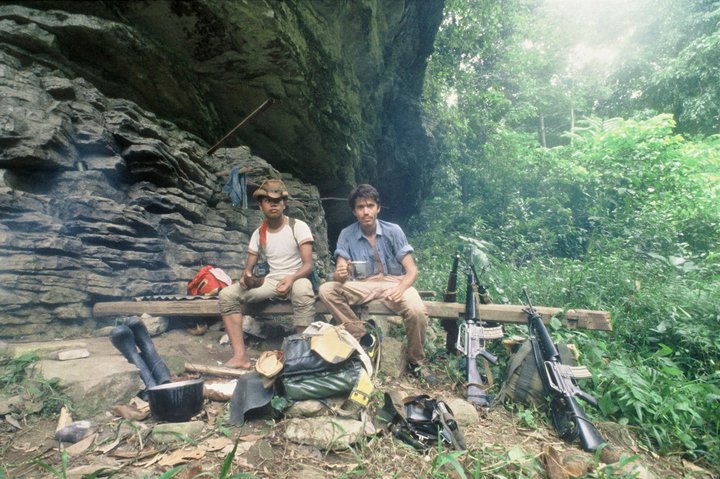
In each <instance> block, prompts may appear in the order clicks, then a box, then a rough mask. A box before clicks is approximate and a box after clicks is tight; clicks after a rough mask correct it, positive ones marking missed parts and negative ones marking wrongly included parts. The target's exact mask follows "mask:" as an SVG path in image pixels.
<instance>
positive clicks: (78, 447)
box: [65, 433, 98, 456]
mask: <svg viewBox="0 0 720 479" xmlns="http://www.w3.org/2000/svg"><path fill="white" fill-rule="evenodd" d="M97 437H98V434H97V433H95V434H90V435H89V436H88V437H86V438H85V439H83V440H81V441H78V442H76V443H75V444H73V445H72V446H68V447H66V448H65V452H67V453H68V454H69V455H70V456H79V455H80V454H82V453H83V452H85V451H86V450H87V448H89V447H90V446H92V445H93V444H94V443H95V439H97Z"/></svg>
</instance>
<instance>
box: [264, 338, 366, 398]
mask: <svg viewBox="0 0 720 479" xmlns="http://www.w3.org/2000/svg"><path fill="white" fill-rule="evenodd" d="M282 350H283V363H284V367H283V372H282V374H281V375H280V378H279V381H278V386H279V394H280V395H282V396H285V397H286V398H287V399H290V400H293V401H302V400H306V399H325V398H329V397H333V396H340V395H348V394H350V393H351V392H352V391H353V389H354V388H355V386H356V385H357V384H358V382H359V379H360V374H361V371H362V370H363V365H362V362H361V361H360V360H359V359H357V358H356V357H355V355H353V356H350V358H348V359H347V360H344V361H342V362H339V363H336V364H333V363H330V362H328V361H325V360H324V359H323V358H322V357H321V356H320V355H319V354H317V353H316V352H315V351H313V350H312V349H311V348H310V338H309V337H308V336H305V335H302V334H295V335H292V336H289V337H287V338H285V340H284V341H283V346H282Z"/></svg>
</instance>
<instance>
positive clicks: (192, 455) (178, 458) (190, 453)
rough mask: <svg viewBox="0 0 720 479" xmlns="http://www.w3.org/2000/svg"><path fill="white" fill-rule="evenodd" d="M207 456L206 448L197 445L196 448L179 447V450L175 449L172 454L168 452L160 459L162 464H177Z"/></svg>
mask: <svg viewBox="0 0 720 479" xmlns="http://www.w3.org/2000/svg"><path fill="white" fill-rule="evenodd" d="M203 457H205V449H203V448H200V447H196V448H195V449H189V450H184V449H179V450H177V451H173V452H172V454H168V455H165V456H163V458H162V459H161V460H160V463H159V464H160V465H161V466H170V467H172V466H176V465H178V464H184V463H186V462H190V461H193V460H197V459H202V458H203Z"/></svg>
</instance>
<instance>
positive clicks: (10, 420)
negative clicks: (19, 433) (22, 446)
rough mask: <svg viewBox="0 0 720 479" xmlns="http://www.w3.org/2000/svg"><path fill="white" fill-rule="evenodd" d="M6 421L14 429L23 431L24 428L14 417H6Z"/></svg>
mask: <svg viewBox="0 0 720 479" xmlns="http://www.w3.org/2000/svg"><path fill="white" fill-rule="evenodd" d="M5 421H7V422H8V424H10V425H11V426H12V427H14V428H15V429H22V426H21V425H20V423H19V422H18V421H17V419H15V418H14V417H12V416H10V415H7V416H5Z"/></svg>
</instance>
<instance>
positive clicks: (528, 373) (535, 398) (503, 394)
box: [495, 340, 577, 409]
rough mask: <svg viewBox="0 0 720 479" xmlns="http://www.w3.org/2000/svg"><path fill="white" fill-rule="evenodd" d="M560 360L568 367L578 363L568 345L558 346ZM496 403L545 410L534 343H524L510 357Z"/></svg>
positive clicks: (543, 391)
mask: <svg viewBox="0 0 720 479" xmlns="http://www.w3.org/2000/svg"><path fill="white" fill-rule="evenodd" d="M555 347H556V348H557V350H558V353H560V360H561V361H562V363H563V364H567V365H568V366H576V365H577V361H576V360H575V357H574V356H573V354H572V352H571V351H570V349H569V348H568V346H567V344H562V343H559V344H556V345H555ZM495 401H496V402H498V403H505V402H513V403H519V404H523V405H525V406H535V407H537V408H540V409H543V408H545V407H546V405H547V400H546V396H545V390H544V388H543V383H542V379H540V374H539V373H538V369H537V365H536V364H535V357H534V356H533V351H532V343H531V342H530V341H528V340H526V341H523V343H522V344H521V345H520V347H519V348H518V349H517V351H516V352H515V353H514V354H513V355H512V356H510V359H509V360H508V363H507V368H506V369H505V378H504V379H503V384H502V387H501V388H500V392H499V393H498V395H497V397H496V398H495Z"/></svg>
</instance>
